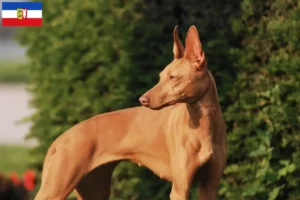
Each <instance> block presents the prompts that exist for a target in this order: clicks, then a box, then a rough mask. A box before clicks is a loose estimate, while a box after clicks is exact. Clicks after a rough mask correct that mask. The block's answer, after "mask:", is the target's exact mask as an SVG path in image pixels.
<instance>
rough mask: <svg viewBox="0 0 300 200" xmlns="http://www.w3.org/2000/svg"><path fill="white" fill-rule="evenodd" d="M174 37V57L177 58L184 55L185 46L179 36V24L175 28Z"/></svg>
mask: <svg viewBox="0 0 300 200" xmlns="http://www.w3.org/2000/svg"><path fill="white" fill-rule="evenodd" d="M173 37H174V45H173V53H174V58H177V59H178V58H182V57H183V55H184V47H183V45H182V43H181V42H180V39H179V37H178V26H177V25H176V26H175V28H174V31H173Z"/></svg>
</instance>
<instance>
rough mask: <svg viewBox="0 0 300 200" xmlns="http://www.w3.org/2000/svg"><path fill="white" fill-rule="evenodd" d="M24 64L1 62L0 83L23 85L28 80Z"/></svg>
mask: <svg viewBox="0 0 300 200" xmlns="http://www.w3.org/2000/svg"><path fill="white" fill-rule="evenodd" d="M23 64H24V62H17V61H16V62H13V61H0V83H22V82H26V81H27V79H28V74H27V72H26V70H25V68H24V67H23Z"/></svg>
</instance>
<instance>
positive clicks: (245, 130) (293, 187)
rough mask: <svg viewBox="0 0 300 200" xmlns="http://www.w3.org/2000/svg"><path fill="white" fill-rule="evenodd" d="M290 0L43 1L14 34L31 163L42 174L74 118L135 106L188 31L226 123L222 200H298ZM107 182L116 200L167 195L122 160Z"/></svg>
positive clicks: (294, 34)
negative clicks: (193, 30) (24, 60)
mask: <svg viewBox="0 0 300 200" xmlns="http://www.w3.org/2000/svg"><path fill="white" fill-rule="evenodd" d="M288 2H289V3H286V4H283V3H281V1H275V2H273V1H271V0H267V1H264V2H261V1H258V0H257V1H256V0H243V1H238V0H231V1H229V0H225V1H222V3H221V2H218V3H216V2H212V1H209V0H203V1H201V2H199V3H195V2H194V1H185V2H183V1H179V0H166V1H161V0H156V1H138V0H132V1H105V0H98V1H80V0H72V1H71V0H68V1H63V0H51V1H43V27H36V28H33V27H30V28H25V29H23V30H22V32H21V33H20V35H19V41H20V43H21V44H23V45H25V46H26V47H28V56H29V57H30V63H29V64H28V69H29V71H30V85H29V86H30V90H31V92H32V93H33V99H32V102H31V103H32V105H33V106H34V107H35V108H36V112H35V114H34V115H33V116H31V118H30V121H31V122H32V123H33V126H32V128H31V130H30V133H29V134H28V137H31V138H35V139H37V140H38V141H39V146H37V147H36V148H35V149H33V150H32V152H31V155H32V156H33V158H34V162H33V163H32V165H33V166H35V167H36V168H37V169H39V170H41V164H42V160H43V158H44V156H45V153H46V150H47V148H48V147H49V145H50V143H51V142H52V141H53V140H54V139H55V138H56V137H57V136H59V135H60V134H61V133H63V132H64V131H65V130H66V129H68V128H70V127H71V126H72V125H74V124H76V123H78V122H79V121H82V120H84V119H87V118H88V117H91V116H94V115H96V114H99V113H103V112H108V111H112V110H117V109H121V108H125V107H130V106H136V105H139V103H138V97H139V96H140V95H141V94H143V93H144V92H145V91H146V90H147V89H149V88H150V87H151V86H153V85H154V84H155V83H156V81H157V80H158V72H159V71H161V70H162V69H163V68H164V66H165V65H166V64H168V63H169V62H170V61H171V60H172V58H173V55H172V43H173V41H172V31H173V28H174V26H175V25H176V24H179V32H180V36H181V38H182V39H184V36H185V33H186V31H187V29H188V27H189V26H190V25H192V24H195V25H196V26H197V28H198V30H199V33H200V37H201V40H202V42H203V45H204V50H205V52H206V55H207V57H208V62H209V68H210V69H211V70H212V73H213V75H214V76H215V78H216V82H217V87H218V91H219V96H220V101H221V105H222V108H223V111H224V115H225V119H226V121H227V126H228V156H229V157H228V167H227V169H226V171H225V175H224V178H223V180H222V183H221V185H220V190H219V199H241V200H242V199H268V198H269V197H270V199H276V197H277V199H296V196H297V194H299V189H298V187H297V186H299V179H298V177H297V175H298V174H299V167H298V166H300V165H299V152H300V151H299V147H300V145H299V136H298V135H299V134H298V135H297V133H298V131H297V130H298V129H299V106H298V105H299V102H300V99H299V97H300V94H299V89H298V90H297V88H299V74H297V73H298V72H299V65H298V64H299V58H298V57H297V55H298V54H299V40H297V39H298V35H299V34H298V33H299V13H300V12H299V3H297V2H296V1H291V0H289V1H288ZM182 41H184V40H182ZM113 183H114V184H113V188H112V197H111V199H112V200H115V199H116V200H117V199H131V200H135V199H143V200H144V199H145V200H147V199H155V200H164V199H167V198H168V195H169V194H168V193H169V191H170V183H166V182H165V181H162V180H160V179H159V178H158V177H156V176H154V175H153V173H152V172H150V171H149V170H147V169H145V168H138V167H137V166H134V165H132V164H130V163H126V162H125V163H123V164H121V165H120V166H118V167H117V169H116V171H115V173H114V176H113ZM191 199H195V190H193V191H192V197H191Z"/></svg>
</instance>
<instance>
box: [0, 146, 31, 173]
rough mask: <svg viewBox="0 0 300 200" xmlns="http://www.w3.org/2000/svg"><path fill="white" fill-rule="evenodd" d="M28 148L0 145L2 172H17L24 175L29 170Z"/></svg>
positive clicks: (0, 166) (0, 168) (0, 169)
mask: <svg viewBox="0 0 300 200" xmlns="http://www.w3.org/2000/svg"><path fill="white" fill-rule="evenodd" d="M29 158H30V157H29V152H28V147H26V146H20V145H0V172H1V173H4V174H9V173H11V172H13V171H14V172H16V173H17V174H19V175H22V174H23V173H24V172H25V170H26V169H28V161H29Z"/></svg>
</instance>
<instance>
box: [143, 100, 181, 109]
mask: <svg viewBox="0 0 300 200" xmlns="http://www.w3.org/2000/svg"><path fill="white" fill-rule="evenodd" d="M176 103H177V100H172V101H170V102H168V103H164V104H162V105H159V106H151V105H149V106H147V107H148V108H150V109H152V110H161V109H163V108H165V107H168V106H172V105H175V104H176Z"/></svg>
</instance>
